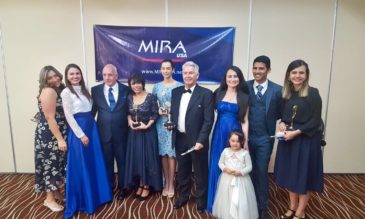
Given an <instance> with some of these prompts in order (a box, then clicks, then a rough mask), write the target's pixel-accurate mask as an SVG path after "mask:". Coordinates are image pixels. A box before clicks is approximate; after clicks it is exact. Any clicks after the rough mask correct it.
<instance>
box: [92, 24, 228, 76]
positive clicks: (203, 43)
mask: <svg viewBox="0 0 365 219" xmlns="http://www.w3.org/2000/svg"><path fill="white" fill-rule="evenodd" d="M234 34H235V28H234V27H216V28H205V27H204V28H195V27H194V28H193V27H123V26H104V25H95V26H94V40H95V65H96V66H95V67H96V80H97V81H100V80H102V79H103V77H102V69H103V66H104V65H105V64H108V63H111V64H114V65H115V66H116V67H117V69H118V74H119V80H120V81H122V82H127V80H128V77H129V75H131V74H134V73H142V74H143V75H144V76H145V78H146V82H158V81H161V80H162V76H161V74H160V66H161V61H162V60H164V59H171V60H172V61H173V62H174V63H175V71H174V75H173V77H174V79H176V80H178V81H182V77H181V66H182V64H184V62H186V61H193V62H195V63H196V64H198V65H199V67H200V69H199V71H200V76H199V82H204V83H217V82H220V81H221V80H222V76H223V74H224V73H225V71H226V70H227V68H228V67H229V66H231V65H232V63H233V48H234Z"/></svg>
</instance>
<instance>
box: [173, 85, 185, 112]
mask: <svg viewBox="0 0 365 219" xmlns="http://www.w3.org/2000/svg"><path fill="white" fill-rule="evenodd" d="M183 90H184V86H181V87H179V88H176V97H174V98H173V99H172V101H173V103H171V104H172V105H173V106H174V109H175V112H173V113H174V114H175V115H177V117H176V118H178V116H179V109H180V101H181V96H182V93H183Z"/></svg>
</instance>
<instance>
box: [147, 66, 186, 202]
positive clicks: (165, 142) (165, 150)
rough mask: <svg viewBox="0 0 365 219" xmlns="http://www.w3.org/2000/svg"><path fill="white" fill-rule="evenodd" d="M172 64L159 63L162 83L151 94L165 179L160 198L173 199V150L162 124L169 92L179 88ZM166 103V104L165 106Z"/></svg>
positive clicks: (165, 118)
mask: <svg viewBox="0 0 365 219" xmlns="http://www.w3.org/2000/svg"><path fill="white" fill-rule="evenodd" d="M173 71H174V63H173V62H172V61H171V60H170V59H165V60H163V61H162V63H161V74H162V76H163V81H162V82H160V83H157V84H155V86H154V87H153V91H152V94H154V95H155V96H156V97H157V101H158V105H159V106H160V108H159V114H160V115H161V116H160V118H159V119H158V120H157V122H156V128H157V136H158V148H159V154H160V156H161V162H162V171H163V176H164V178H165V185H164V188H163V190H162V196H167V197H169V198H172V197H174V194H175V189H174V177H175V167H176V159H175V158H176V154H175V149H174V148H172V145H171V131H169V130H167V129H166V128H165V126H164V123H165V122H166V121H167V120H168V110H169V108H170V107H171V90H172V89H174V88H175V87H178V86H181V85H182V84H181V83H180V82H177V81H175V80H174V79H173V78H172V72H173ZM166 103H167V104H166ZM169 104H170V105H169Z"/></svg>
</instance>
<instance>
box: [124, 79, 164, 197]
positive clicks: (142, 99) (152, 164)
mask: <svg viewBox="0 0 365 219" xmlns="http://www.w3.org/2000/svg"><path fill="white" fill-rule="evenodd" d="M128 85H129V87H130V88H131V90H132V94H130V95H129V96H128V105H129V115H128V125H129V128H130V129H129V133H128V143H127V150H126V170H125V177H124V186H125V187H126V188H135V187H138V189H137V191H136V193H135V194H134V197H135V198H138V199H139V200H140V201H144V200H146V199H147V198H148V197H149V196H150V194H151V189H152V188H153V190H154V191H161V189H162V174H161V162H160V159H159V155H158V142H157V132H156V126H155V121H156V120H157V118H158V105H157V99H156V97H155V96H154V95H153V94H150V93H148V92H146V91H145V79H144V77H143V75H141V74H134V75H132V76H130V77H129V79H128Z"/></svg>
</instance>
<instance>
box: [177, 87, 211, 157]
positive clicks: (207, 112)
mask: <svg viewBox="0 0 365 219" xmlns="http://www.w3.org/2000/svg"><path fill="white" fill-rule="evenodd" d="M184 89H185V87H184V86H180V87H177V88H175V89H173V90H172V95H171V118H172V121H174V122H176V123H177V122H178V118H179V108H180V100H181V95H182V94H183V91H184ZM213 103H214V101H213V93H212V91H210V90H209V89H207V88H203V87H201V86H199V85H196V87H195V88H194V92H193V93H192V95H191V98H190V101H189V104H188V108H187V111H186V117H185V130H186V136H187V138H188V144H189V145H186V146H187V147H192V146H194V145H195V143H197V142H199V143H202V144H203V145H204V148H203V149H202V150H208V149H209V134H210V131H211V129H212V126H213V122H214V106H213V105H214V104H213ZM176 131H177V130H176V129H175V130H173V133H172V145H173V147H175V138H176ZM186 149H187V148H181V149H179V148H176V150H177V151H178V152H179V153H180V152H182V151H184V150H186Z"/></svg>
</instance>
